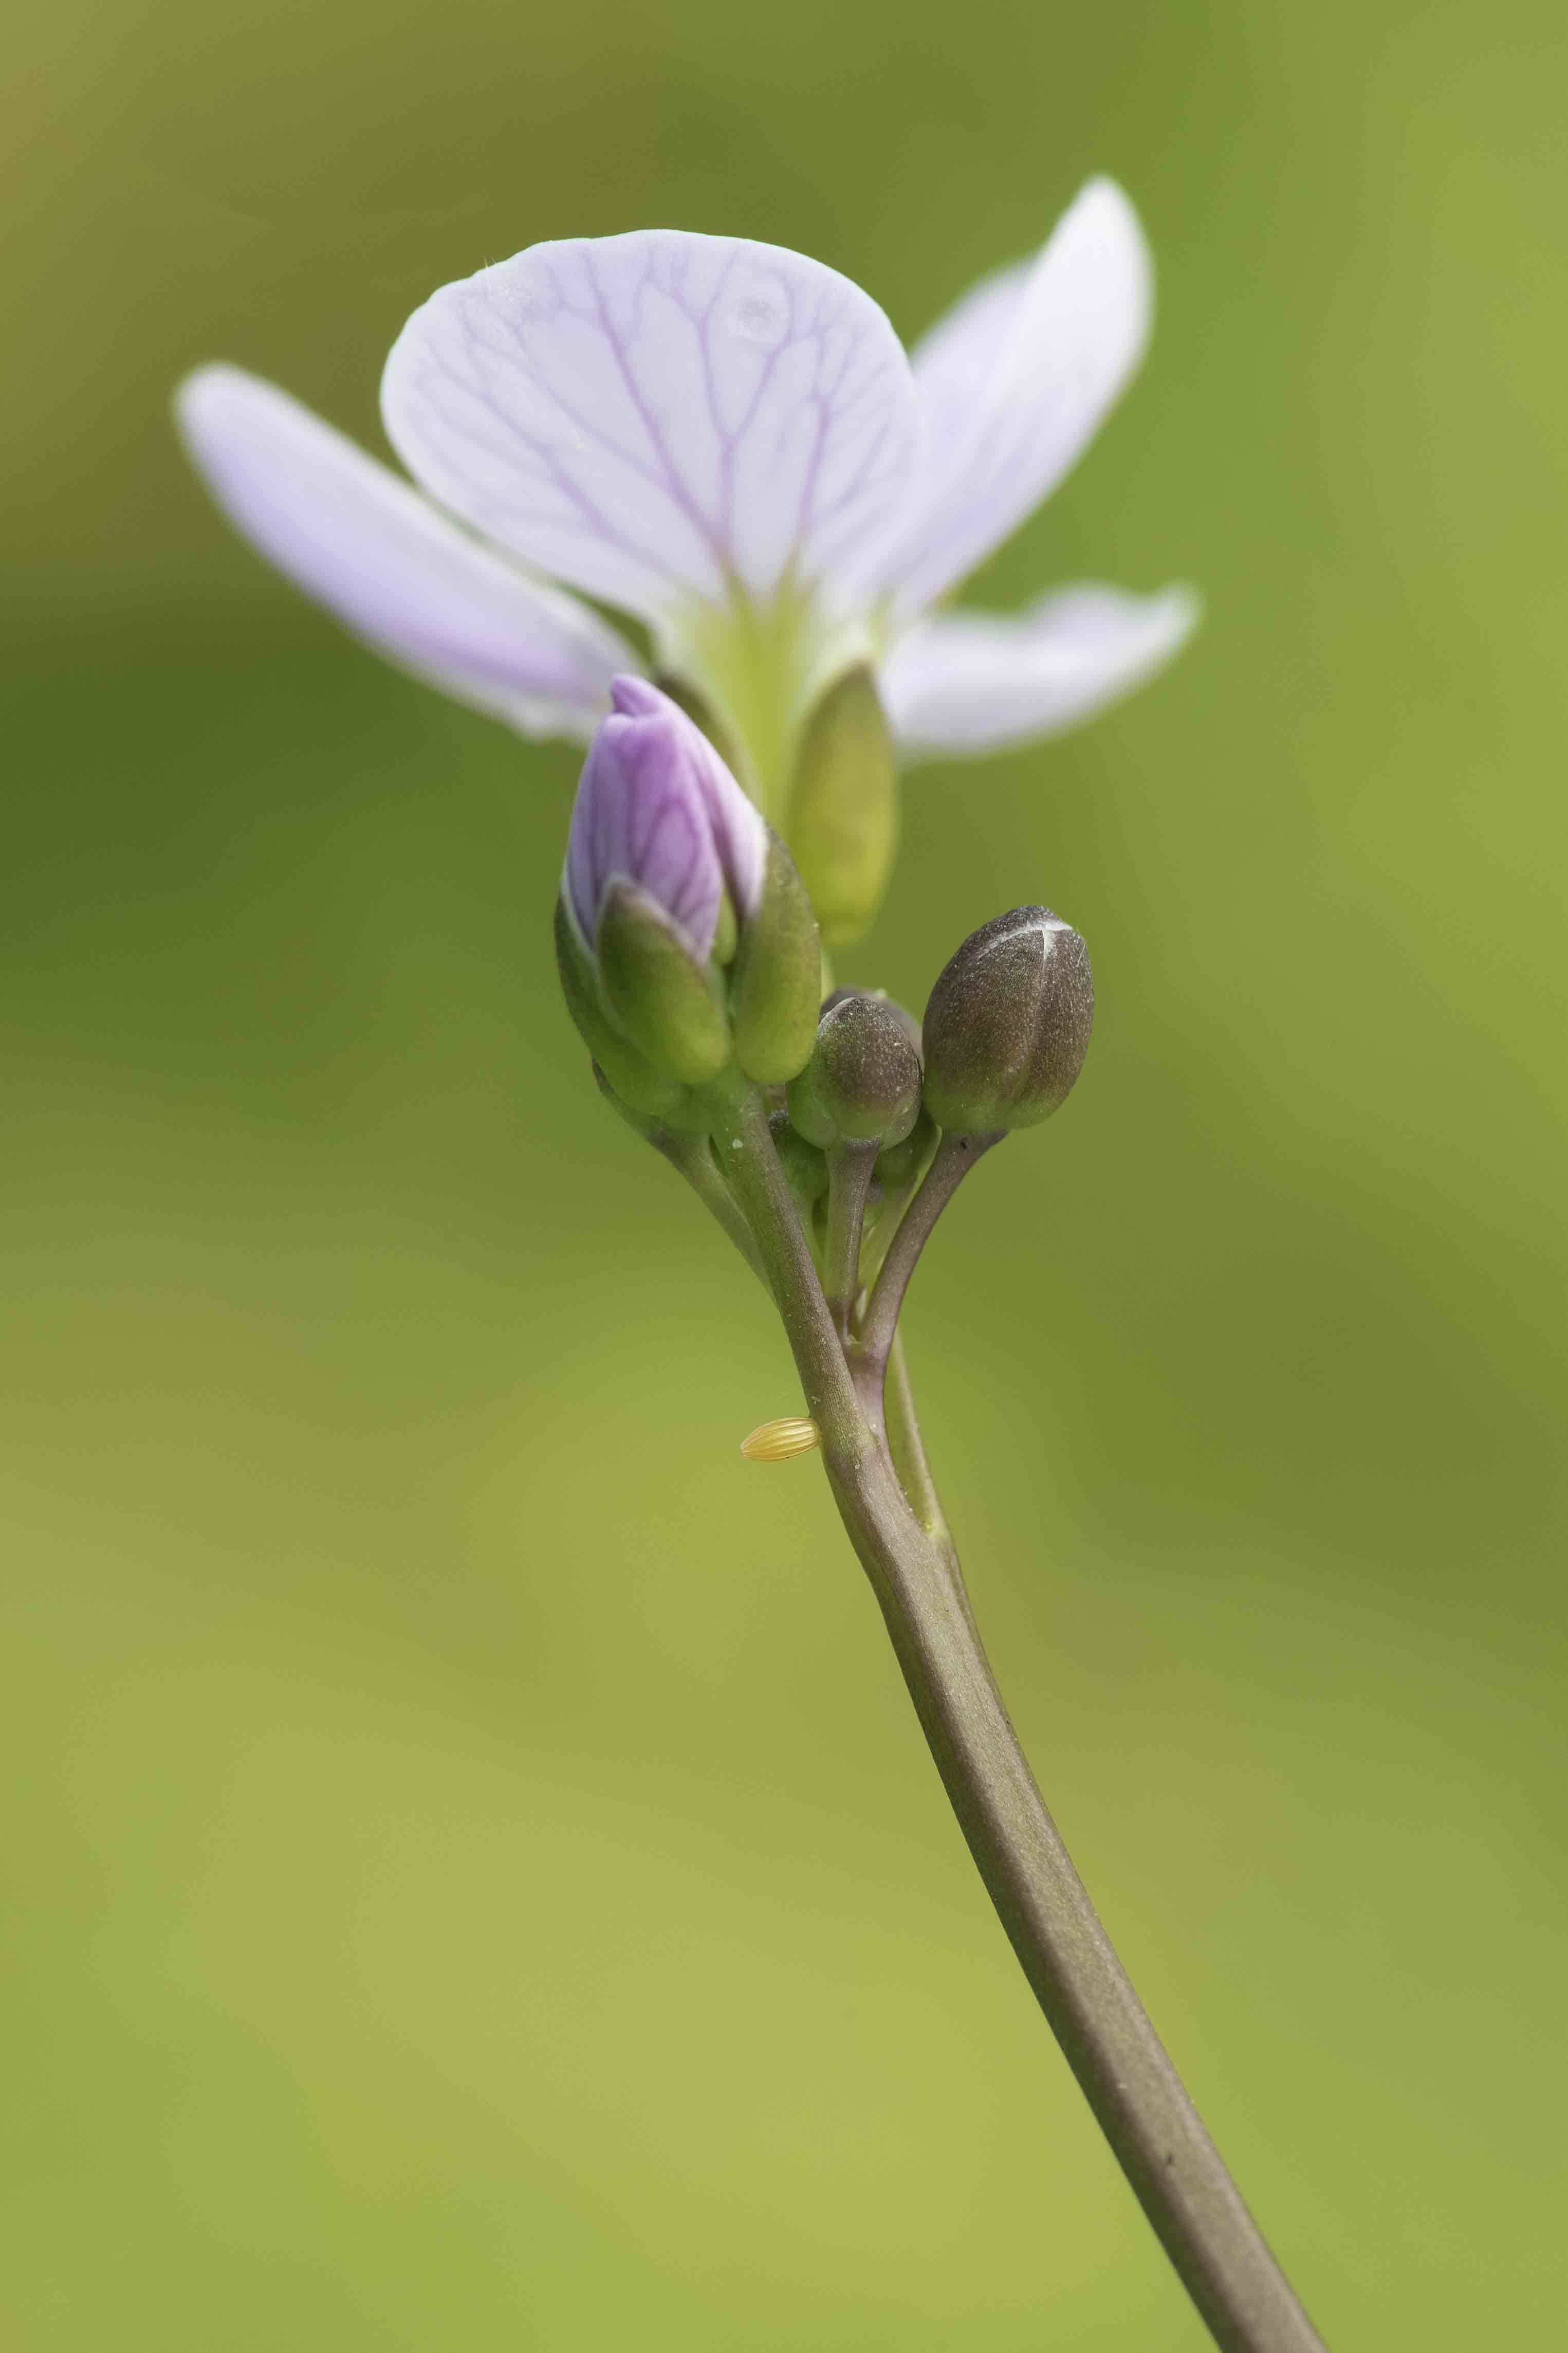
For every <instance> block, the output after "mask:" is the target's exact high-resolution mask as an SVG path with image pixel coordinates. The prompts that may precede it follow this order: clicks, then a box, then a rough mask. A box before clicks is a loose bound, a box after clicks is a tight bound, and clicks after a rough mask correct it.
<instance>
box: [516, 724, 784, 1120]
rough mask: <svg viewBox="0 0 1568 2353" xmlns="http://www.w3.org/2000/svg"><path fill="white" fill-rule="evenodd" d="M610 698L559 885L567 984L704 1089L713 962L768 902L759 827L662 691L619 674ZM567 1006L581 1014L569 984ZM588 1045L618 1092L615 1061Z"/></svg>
mask: <svg viewBox="0 0 1568 2353" xmlns="http://www.w3.org/2000/svg"><path fill="white" fill-rule="evenodd" d="M611 701H612V703H613V705H614V708H613V709H612V711H611V713H610V716H609V717H608V718H607V719H605V720H604V721H603V722H602V723H601V724H600V726H599V729H598V732H597V733H596V734H595V737H594V741H593V744H591V746H590V747H589V752H588V757H587V760H586V763H585V764H584V769H583V777H582V782H581V784H580V785H579V786H578V788H577V799H576V803H575V805H574V808H573V811H572V830H571V835H570V839H569V840H568V843H567V849H566V871H565V874H564V876H563V881H562V902H563V908H564V911H565V916H566V920H567V922H568V924H569V926H570V929H571V931H572V933H573V934H574V939H575V943H576V945H577V947H578V948H579V949H580V951H581V956H580V957H579V958H577V959H574V963H575V964H576V965H578V967H579V969H578V971H577V974H576V977H577V978H578V980H579V981H580V983H581V987H582V989H583V990H585V991H586V994H587V996H588V997H590V998H591V999H592V1000H593V1001H594V1003H595V1008H596V1009H597V1011H598V1012H599V1013H600V1014H601V1016H602V1017H603V1018H604V1019H605V1022H606V1023H607V1025H608V1026H609V1027H610V1028H611V1029H613V1030H616V1031H618V1032H619V1033H620V1035H621V1037H622V1038H623V1039H626V1041H628V1042H629V1044H630V1045H631V1046H632V1047H633V1048H634V1049H635V1050H636V1051H637V1053H638V1054H640V1055H641V1056H642V1058H643V1059H644V1060H646V1061H647V1063H648V1064H649V1065H651V1067H652V1068H653V1070H654V1071H657V1072H658V1073H660V1074H661V1075H663V1076H664V1077H666V1078H668V1079H673V1080H676V1081H678V1082H681V1083H682V1084H684V1085H689V1086H700V1085H702V1084H703V1083H705V1082H707V1081H708V1080H710V1079H711V1078H714V1077H716V1076H717V1074H718V1072H719V1071H721V1070H722V1069H723V1068H724V1065H725V1064H726V1063H727V1062H728V1061H729V1060H730V1059H731V1035H730V1022H729V1016H728V1013H727V1011H726V1009H725V1004H724V991H723V986H722V983H721V977H720V975H719V972H718V970H717V969H716V968H715V966H714V965H713V963H712V958H713V954H714V950H715V947H716V945H717V946H719V947H720V948H721V949H722V947H723V946H724V945H726V944H730V943H731V942H732V941H733V939H734V936H735V933H734V926H735V925H736V924H737V923H738V924H741V925H744V924H745V923H746V922H747V921H748V920H749V919H750V918H751V917H752V916H753V915H754V914H755V913H756V911H757V910H758V908H759V907H760V905H761V903H762V901H763V894H764V889H765V885H766V879H767V869H768V864H769V842H768V834H767V828H766V827H765V826H764V825H763V820H762V818H761V817H760V816H759V815H758V813H757V811H756V810H755V809H754V808H753V807H752V804H751V802H750V801H749V800H748V799H747V798H746V797H745V795H744V793H742V790H741V787H740V786H739V785H738V784H736V782H735V780H734V778H733V776H731V774H730V772H729V770H728V768H726V767H725V765H724V764H723V762H722V761H721V759H720V757H719V755H718V754H717V753H716V752H715V751H714V750H713V747H712V745H711V744H709V743H708V742H707V741H706V739H705V738H704V737H703V735H702V734H701V733H700V731H699V730H698V729H697V728H696V727H695V726H693V724H692V723H691V721H690V720H689V719H688V718H687V717H686V715H685V713H684V712H682V711H680V710H679V708H678V707H677V706H676V704H675V703H673V702H671V701H670V700H669V698H668V695H664V694H661V693H660V692H659V691H658V688H657V687H654V686H649V685H648V684H647V681H646V680H643V679H637V678H619V679H617V680H616V682H615V685H614V687H613V688H612V690H611ZM725 934H728V940H726V937H725ZM564 962H565V959H563V967H564ZM583 964H585V965H586V966H587V967H588V970H587V972H586V973H585V974H584V973H583V972H582V970H581V965H583ZM563 977H564V969H563ZM567 998H568V1002H569V1004H572V1005H573V1010H574V1014H575V1013H576V1012H577V1010H578V1008H577V1006H576V1004H575V1003H574V989H573V987H572V985H571V982H570V981H568V983H567ZM578 1026H579V1027H580V1028H581V1027H582V1022H581V1019H580V1018H579V1025H578ZM584 1034H586V1033H584ZM588 1042H589V1045H590V1048H591V1050H592V1051H593V1053H594V1056H595V1060H597V1061H598V1062H599V1063H600V1065H601V1067H602V1068H603V1069H604V1070H605V1072H606V1073H607V1074H608V1076H609V1077H610V1080H611V1083H612V1084H615V1083H616V1071H615V1068H614V1064H613V1061H612V1060H611V1059H610V1058H609V1057H607V1056H606V1055H605V1052H603V1051H602V1050H601V1046H600V1043H599V1042H598V1041H596V1040H595V1039H593V1038H590V1039H589V1041H588Z"/></svg>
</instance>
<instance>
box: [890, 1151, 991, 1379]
mask: <svg viewBox="0 0 1568 2353" xmlns="http://www.w3.org/2000/svg"><path fill="white" fill-rule="evenodd" d="M1001 1141H1002V1138H1001V1135H1000V1134H994V1135H953V1134H947V1135H944V1136H943V1137H942V1142H941V1143H940V1144H939V1145H937V1148H936V1154H935V1156H934V1158H933V1159H932V1161H931V1166H930V1167H929V1168H928V1169H927V1170H926V1173H925V1175H924V1176H923V1177H922V1178H921V1184H920V1188H919V1190H918V1191H917V1192H916V1194H915V1197H914V1198H913V1200H911V1201H910V1206H909V1208H907V1209H906V1210H905V1211H904V1214H903V1216H902V1217H901V1218H900V1220H899V1229H898V1231H897V1233H895V1234H894V1236H893V1239H892V1240H891V1241H890V1242H889V1245H888V1251H887V1255H886V1257H885V1258H884V1259H883V1261H882V1264H881V1268H880V1270H879V1273H878V1276H877V1280H876V1282H875V1283H874V1284H873V1285H872V1289H871V1296H870V1299H869V1301H868V1303H867V1307H866V1313H865V1315H864V1317H863V1319H862V1321H861V1324H860V1332H859V1345H860V1350H861V1353H862V1354H863V1356H865V1357H866V1359H867V1361H868V1364H869V1365H871V1366H874V1367H875V1368H876V1370H877V1372H878V1373H879V1374H880V1373H881V1371H882V1370H883V1368H884V1367H885V1366H886V1365H887V1362H888V1356H889V1351H890V1350H891V1348H892V1345H893V1334H894V1333H895V1331H896V1330H897V1329H898V1323H899V1311H900V1308H901V1307H902V1306H903V1303H904V1293H905V1292H906V1291H907V1290H908V1289H909V1287H910V1275H911V1274H913V1272H914V1271H915V1266H916V1262H917V1261H918V1260H919V1258H920V1254H921V1250H924V1248H925V1246H926V1243H927V1242H928V1241H929V1240H930V1239H931V1228H932V1227H933V1226H934V1225H935V1223H936V1221H937V1219H939V1218H940V1217H941V1215H942V1211H943V1210H944V1209H945V1208H946V1207H947V1205H948V1203H949V1202H950V1201H951V1200H952V1197H953V1195H954V1194H955V1193H956V1192H957V1190H958V1188H959V1187H960V1185H962V1184H963V1180H964V1178H965V1177H966V1176H968V1174H969V1172H970V1170H971V1169H972V1168H973V1166H974V1164H975V1162H976V1161H977V1160H978V1159H979V1158H980V1156H981V1155H982V1153H984V1152H989V1151H990V1149H991V1147H992V1145H994V1144H1000V1143H1001Z"/></svg>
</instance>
